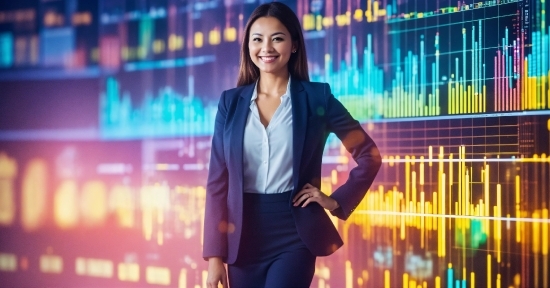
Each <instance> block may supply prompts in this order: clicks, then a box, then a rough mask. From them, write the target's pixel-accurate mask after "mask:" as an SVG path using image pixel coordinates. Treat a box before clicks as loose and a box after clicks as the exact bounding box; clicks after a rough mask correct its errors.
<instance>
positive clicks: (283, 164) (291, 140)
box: [203, 2, 381, 288]
mask: <svg viewBox="0 0 550 288" xmlns="http://www.w3.org/2000/svg"><path fill="white" fill-rule="evenodd" d="M237 85H238V87H237V88H234V89H230V90H227V91H224V92H223V93H222V96H221V99H220V102H219V105H218V113H217V115H216V124H215V128H214V135H213V137H212V149H211V156H210V165H209V172H208V173H209V174H208V182H207V185H206V205H205V219H204V244H203V257H204V258H205V259H207V260H208V279H207V284H208V287H212V288H213V287H218V284H219V283H220V282H221V283H222V284H223V286H224V287H227V286H228V283H230V284H231V287H232V288H234V287H309V286H310V285H311V281H312V278H313V275H314V272H315V261H316V257H318V256H327V255H330V254H332V253H333V252H334V251H336V249H338V248H339V247H340V246H342V244H343V242H342V239H341V238H340V236H339V235H338V231H337V230H336V229H335V227H334V225H333V224H332V221H331V220H330V218H329V217H328V215H327V214H326V211H329V212H330V213H332V214H333V215H334V216H336V217H339V218H341V219H344V220H345V219H347V218H348V217H349V215H350V214H351V213H352V212H353V210H354V209H355V207H357V205H358V204H359V202H361V200H362V199H363V197H364V195H365V193H366V191H367V190H368V188H369V187H370V185H371V184H372V181H373V180H374V177H375V176H376V173H377V172H378V169H379V167H380V164H381V158H380V155H379V153H378V149H377V148H376V145H375V144H374V142H373V141H372V139H371V138H370V137H369V136H368V135H367V134H366V133H365V131H364V130H363V128H362V127H361V125H360V124H359V122H357V121H356V120H355V119H353V118H352V117H351V115H350V114H349V113H348V111H347V110H346V109H345V108H344V106H343V105H342V104H341V103H340V102H339V101H338V100H336V98H335V97H334V96H333V95H332V94H331V92H330V87H329V85H328V84H326V83H313V82H309V76H308V68H307V57H306V51H305V45H304V38H303V35H302V30H301V26H300V22H299V21H298V18H297V17H296V15H295V14H294V12H293V11H292V10H291V9H290V8H289V7H288V6H286V5H284V4H281V3H278V2H272V3H267V4H263V5H261V6H259V7H258V8H256V10H254V12H253V13H252V15H251V17H250V19H249V20H248V23H247V25H246V28H245V37H244V39H243V43H242V49H241V63H240V73H239V79H238V83H237ZM319 111H322V113H319ZM330 133H335V134H336V136H337V137H338V138H340V140H342V143H343V145H344V146H345V147H346V149H347V150H348V152H349V153H350V154H351V155H352V157H353V158H354V160H355V161H356V162H357V167H355V168H354V169H353V170H352V171H351V173H350V175H349V177H348V180H347V181H346V183H344V185H342V186H341V187H340V188H338V189H336V190H335V191H334V192H333V193H332V194H331V195H330V196H329V195H326V194H325V193H323V192H322V191H321V190H320V189H321V187H320V186H321V185H320V184H321V183H320V182H321V181H320V179H321V164H322V158H323V157H322V156H323V151H324V146H325V143H326V140H327V137H328V135H329V134H330ZM223 262H226V263H227V264H228V270H227V272H226V270H225V267H224V264H223Z"/></svg>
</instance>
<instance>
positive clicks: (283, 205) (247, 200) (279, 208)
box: [243, 191, 292, 214]
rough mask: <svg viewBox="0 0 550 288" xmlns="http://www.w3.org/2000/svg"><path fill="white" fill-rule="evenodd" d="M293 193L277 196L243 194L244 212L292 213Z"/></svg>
mask: <svg viewBox="0 0 550 288" xmlns="http://www.w3.org/2000/svg"><path fill="white" fill-rule="evenodd" d="M291 192H292V191H287V192H283V193H275V194H259V193H243V202H244V203H243V204H244V210H245V211H250V212H253V213H262V214H263V213H273V212H285V211H288V212H290V194H291Z"/></svg>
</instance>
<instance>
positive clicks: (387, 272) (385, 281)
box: [384, 270, 391, 288]
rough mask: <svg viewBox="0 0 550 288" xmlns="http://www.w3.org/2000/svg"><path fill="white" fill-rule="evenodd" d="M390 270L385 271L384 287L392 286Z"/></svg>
mask: <svg viewBox="0 0 550 288" xmlns="http://www.w3.org/2000/svg"><path fill="white" fill-rule="evenodd" d="M390 287H391V285H390V270H385V271H384V288H390Z"/></svg>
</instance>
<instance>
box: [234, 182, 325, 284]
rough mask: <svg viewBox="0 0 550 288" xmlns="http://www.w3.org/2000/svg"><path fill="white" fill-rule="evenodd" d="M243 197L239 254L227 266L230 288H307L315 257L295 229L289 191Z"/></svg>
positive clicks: (311, 275) (313, 268)
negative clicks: (232, 262) (234, 260)
mask: <svg viewBox="0 0 550 288" xmlns="http://www.w3.org/2000/svg"><path fill="white" fill-rule="evenodd" d="M243 195H244V196H243V199H244V202H243V204H244V206H243V229H242V235H241V241H240V246H239V252H238V256H237V261H236V262H235V263H234V264H232V265H229V280H230V284H231V287H277V286H278V287H308V286H309V285H310V283H311V280H312V278H313V274H314V272H315V256H314V255H313V254H311V252H310V251H309V249H308V248H307V247H306V246H305V244H304V243H303V241H302V239H301V238H300V236H299V235H298V232H297V230H296V224H295V222H294V217H293V215H292V211H291V209H300V208H293V207H291V206H290V204H289V203H290V196H291V192H285V193H277V194H255V193H244V194H243ZM297 271H299V273H297ZM295 274H296V275H295ZM243 278H245V279H243ZM286 278H290V279H286ZM289 281H291V282H289ZM292 281H294V282H292ZM281 285H282V286H281Z"/></svg>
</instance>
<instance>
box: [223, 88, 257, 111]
mask: <svg viewBox="0 0 550 288" xmlns="http://www.w3.org/2000/svg"><path fill="white" fill-rule="evenodd" d="M253 90H254V84H250V85H245V86H238V87H235V88H231V89H227V90H224V91H223V92H222V95H221V98H220V102H223V103H224V104H225V105H226V106H227V105H228V104H230V103H233V102H235V101H236V100H237V99H239V97H241V96H246V95H247V94H251V93H252V91H253Z"/></svg>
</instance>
